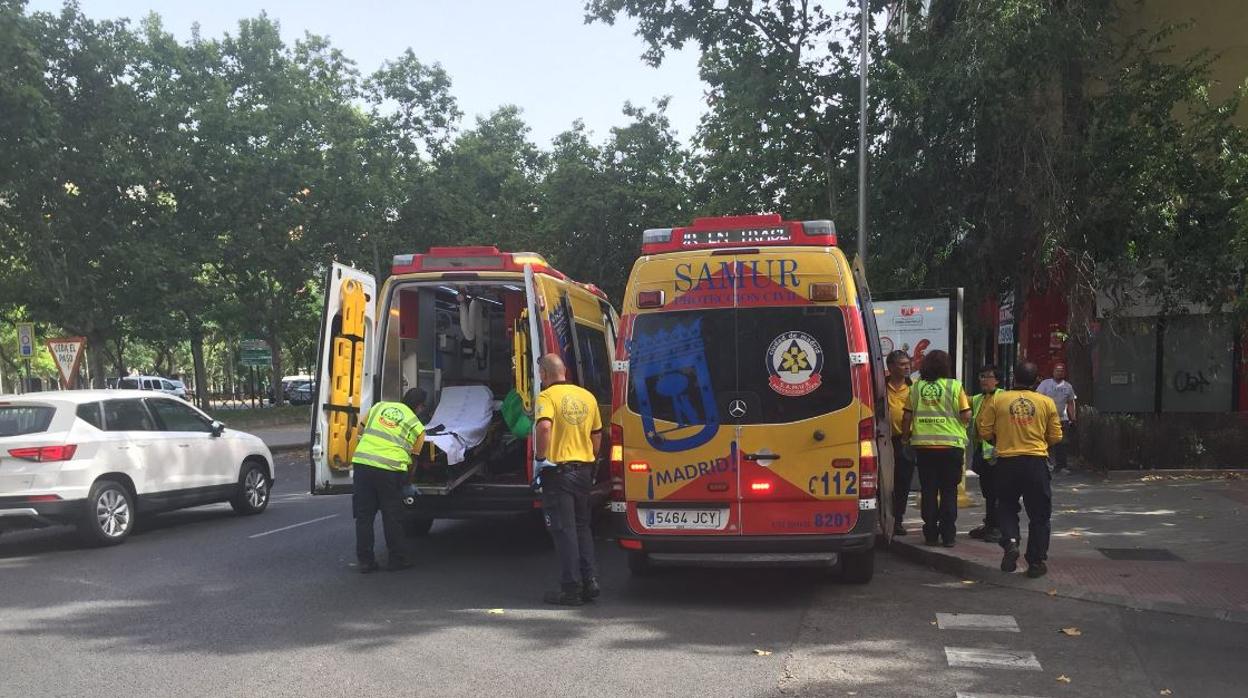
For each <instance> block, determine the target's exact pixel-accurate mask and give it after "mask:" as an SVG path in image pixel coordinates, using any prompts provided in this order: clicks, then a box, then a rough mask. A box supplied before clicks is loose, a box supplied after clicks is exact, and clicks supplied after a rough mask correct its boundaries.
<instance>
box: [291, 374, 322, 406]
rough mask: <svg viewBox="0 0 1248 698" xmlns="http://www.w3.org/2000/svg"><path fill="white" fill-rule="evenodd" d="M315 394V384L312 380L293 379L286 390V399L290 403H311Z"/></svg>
mask: <svg viewBox="0 0 1248 698" xmlns="http://www.w3.org/2000/svg"><path fill="white" fill-rule="evenodd" d="M315 394H316V386H315V385H313V384H312V381H310V380H306V381H295V382H294V383H292V384H291V386H290V389H289V390H287V391H286V400H287V401H289V402H290V404H292V405H311V404H312V401H313V396H314V395H315Z"/></svg>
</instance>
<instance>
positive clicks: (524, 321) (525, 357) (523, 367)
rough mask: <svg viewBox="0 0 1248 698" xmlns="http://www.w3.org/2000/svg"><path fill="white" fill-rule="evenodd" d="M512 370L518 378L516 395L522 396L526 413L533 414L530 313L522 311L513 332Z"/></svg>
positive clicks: (521, 401) (521, 399) (521, 400)
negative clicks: (530, 376) (530, 368)
mask: <svg viewBox="0 0 1248 698" xmlns="http://www.w3.org/2000/svg"><path fill="white" fill-rule="evenodd" d="M511 360H512V362H513V365H512V369H513V371H514V372H515V378H516V393H517V394H519V395H520V403H521V404H523V405H524V411H525V412H527V413H529V414H533V390H532V385H531V384H530V383H529V365H530V363H531V360H530V358H529V311H527V310H521V311H520V317H518V318H517V319H516V325H515V328H514V331H513V332H512V352H511Z"/></svg>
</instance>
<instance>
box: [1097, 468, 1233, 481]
mask: <svg viewBox="0 0 1248 698" xmlns="http://www.w3.org/2000/svg"><path fill="white" fill-rule="evenodd" d="M1101 472H1103V473H1104V475H1105V479H1106V480H1138V479H1140V478H1143V477H1148V476H1150V475H1152V476H1157V477H1193V476H1195V477H1204V478H1209V479H1210V480H1218V479H1223V478H1225V477H1226V476H1227V475H1235V476H1238V477H1248V468H1172V469H1168V470H1108V471H1101Z"/></svg>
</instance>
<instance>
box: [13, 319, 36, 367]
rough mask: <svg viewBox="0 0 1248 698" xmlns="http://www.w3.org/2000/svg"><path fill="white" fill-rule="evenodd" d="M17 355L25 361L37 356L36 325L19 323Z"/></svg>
mask: <svg viewBox="0 0 1248 698" xmlns="http://www.w3.org/2000/svg"><path fill="white" fill-rule="evenodd" d="M17 355H18V356H20V357H22V358H23V359H29V358H31V357H33V356H34V355H35V323H33V322H19V323H17Z"/></svg>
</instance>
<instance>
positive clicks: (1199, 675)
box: [0, 455, 1248, 698]
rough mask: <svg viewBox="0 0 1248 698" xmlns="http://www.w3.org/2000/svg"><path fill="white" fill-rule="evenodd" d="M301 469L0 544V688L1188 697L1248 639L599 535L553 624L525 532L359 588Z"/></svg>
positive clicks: (453, 537)
mask: <svg viewBox="0 0 1248 698" xmlns="http://www.w3.org/2000/svg"><path fill="white" fill-rule="evenodd" d="M302 458H303V456H296V455H289V456H282V457H280V462H279V470H278V475H279V481H278V484H277V486H276V488H275V496H274V500H273V504H272V505H271V506H270V508H269V510H268V511H267V512H266V513H265V514H263V515H260V516H258V517H250V518H243V517H237V516H235V515H234V514H233V513H232V512H231V511H230V509H229V508H228V507H227V506H224V505H221V506H213V507H205V508H201V509H195V510H188V511H182V512H174V513H170V514H164V515H161V516H158V517H153V518H152V519H151V520H149V521H148V522H146V523H143V524H140V528H139V530H138V531H137V532H136V534H135V535H134V536H133V537H132V538H131V539H130V540H129V541H128V542H127V543H126V544H124V545H122V546H119V547H115V548H107V549H95V550H90V549H82V548H79V547H77V544H76V542H75V539H74V537H73V535H72V533H71V532H70V531H68V529H47V530H44V531H36V532H23V533H11V534H6V535H4V536H2V537H0V667H2V668H3V670H2V671H0V676H2V677H3V678H2V679H0V695H3V696H34V695H39V696H50V695H98V694H105V693H107V694H109V695H127V696H171V695H177V696H181V697H187V696H200V695H213V696H222V695H291V696H314V695H332V696H338V695H438V696H442V695H472V696H492V695H517V696H527V695H546V696H562V695H574V696H597V695H602V696H609V695H621V694H625V693H633V694H637V695H645V696H703V695H731V696H788V695H803V696H805V695H809V696H852V695H857V696H925V697H927V696H950V697H952V696H955V695H963V696H973V695H984V694H1001V695H1007V696H1036V697H1048V696H1157V695H1174V696H1201V697H1202V698H1204V697H1211V696H1240V695H1243V686H1244V685H1245V684H1248V666H1246V665H1245V663H1244V662H1243V661H1242V653H1243V648H1245V647H1248V625H1238V624H1233V623H1225V622H1219V621H1210V620H1200V619H1191V618H1182V617H1177V616H1168V615H1164V614H1152V613H1142V612H1136V611H1128V610H1125V609H1121V608H1116V607H1110V606H1102V605H1097V604H1092V603H1086V602H1081V601H1074V600H1069V599H1061V598H1051V597H1047V596H1044V595H1040V594H1034V593H1027V592H1021V591H1017V590H1012V589H1005V588H998V587H993V586H991V585H984V584H964V583H962V582H961V580H958V579H956V578H951V577H948V576H945V575H942V574H939V573H936V572H933V571H930V570H926V569H922V568H919V567H916V566H913V565H912V564H910V563H908V562H905V561H902V560H899V559H896V558H893V557H892V556H890V555H887V554H884V555H881V556H880V558H879V559H878V567H877V575H876V579H875V581H874V582H873V583H872V584H870V585H868V586H863V587H855V586H845V585H840V584H837V583H835V582H833V581H830V580H829V578H828V575H827V574H823V573H819V572H817V571H812V570H792V569H789V570H784V569H779V570H777V569H771V570H708V569H676V570H665V571H663V572H662V573H660V574H658V575H656V576H654V577H653V578H647V579H644V580H636V579H631V578H630V577H629V576H628V572H627V569H626V566H625V564H624V558H623V556H622V555H621V554H620V552H619V551H618V550H616V549H615V547H614V545H613V544H609V543H606V542H603V543H601V544H600V548H599V552H600V559H601V563H602V580H603V587H604V593H603V598H602V599H601V600H600V601H599V602H598V603H596V604H594V605H591V606H586V607H583V608H579V609H558V608H552V607H548V606H545V605H543V604H542V603H541V602H540V597H541V593H542V591H543V590H544V589H546V588H547V587H549V586H551V585H552V584H553V582H554V579H555V573H554V565H555V562H554V556H553V553H552V551H551V548H550V545H549V543H548V542H547V539H546V537H545V534H544V533H543V532H542V531H541V530H540V528H538V527H537V526H536V525H535V524H534V523H533V522H531V521H528V520H524V519H521V520H515V521H503V522H493V523H491V522H439V523H438V524H437V525H435V527H434V529H433V532H432V533H431V535H430V536H429V537H428V538H426V539H422V540H420V541H418V542H417V544H416V549H417V550H418V551H419V552H418V558H417V559H418V560H420V563H419V565H418V567H416V568H414V569H411V570H408V571H405V572H399V573H378V574H374V575H369V576H361V575H359V574H356V573H355V572H354V571H353V569H352V567H351V563H352V561H353V560H352V558H353V534H352V526H351V519H350V510H349V501H348V498H346V497H311V496H309V495H307V494H306V490H307V476H306V472H307V471H306V467H305V465H304V463H303V462H302ZM379 539H380V536H379ZM967 544H969V543H967ZM938 613H940V614H968V613H972V614H980V615H985V616H991V617H989V618H968V617H966V616H941V619H942V620H941V623H940V624H939V625H938V624H937V618H938V617H937V614H938ZM959 624H962V625H966V624H971V625H976V626H979V627H978V628H976V629H955V628H954V627H953V626H955V625H959ZM1010 624H1013V625H1014V626H1015V627H1016V628H1017V632H1007V631H1002V630H1000V629H999V628H1000V627H1008V626H1009V625H1010ZM942 625H943V626H945V627H942ZM1072 627H1073V628H1077V629H1078V631H1079V633H1080V634H1079V635H1077V636H1068V635H1063V634H1061V633H1060V632H1059V630H1060V629H1061V628H1072ZM756 650H758V651H761V652H756ZM960 661H961V662H966V661H969V662H971V663H973V664H975V663H978V664H980V665H981V666H972V667H966V666H953V664H955V663H957V662H960ZM1027 667H1030V668H1027ZM1037 667H1038V668H1037ZM1059 677H1065V678H1068V679H1069V683H1067V682H1064V681H1059ZM1164 689H1168V690H1170V691H1171V693H1170V694H1164V693H1162V691H1163V690H1164ZM959 692H960V693H959Z"/></svg>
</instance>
